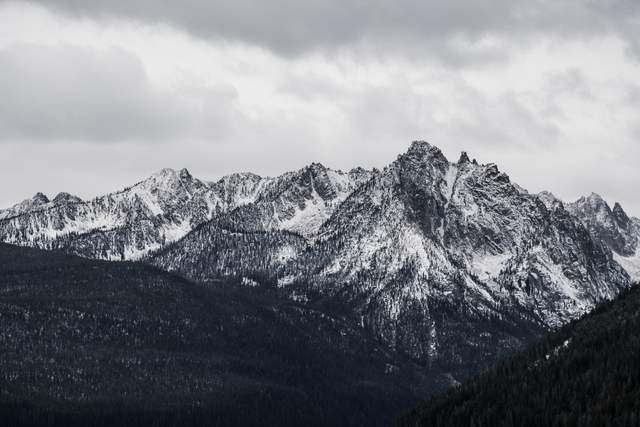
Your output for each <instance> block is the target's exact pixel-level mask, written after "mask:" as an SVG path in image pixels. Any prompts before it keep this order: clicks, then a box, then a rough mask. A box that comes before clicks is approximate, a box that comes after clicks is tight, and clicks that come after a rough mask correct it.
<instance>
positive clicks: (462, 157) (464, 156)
mask: <svg viewBox="0 0 640 427" xmlns="http://www.w3.org/2000/svg"><path fill="white" fill-rule="evenodd" d="M464 163H469V156H468V155H467V152H466V151H463V152H462V153H460V159H459V160H458V164H460V165H461V164H464Z"/></svg>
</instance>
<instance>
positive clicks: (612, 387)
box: [397, 286, 640, 427]
mask: <svg viewBox="0 0 640 427" xmlns="http://www.w3.org/2000/svg"><path fill="white" fill-rule="evenodd" d="M639 337H640V288H638V287H637V286H635V287H634V288H632V289H631V290H629V291H627V292H624V293H623V294H622V295H621V296H619V297H618V298H617V299H616V300H615V301H613V302H610V303H606V304H604V305H602V306H600V307H598V308H597V309H596V310H595V311H593V312H592V313H590V314H588V315H586V316H585V317H583V318H581V319H579V320H577V321H575V322H572V323H570V324H569V325H567V326H565V327H563V328H562V329H561V330H559V331H558V332H555V333H553V334H551V335H549V336H548V337H546V338H545V339H543V340H541V341H540V342H538V343H536V344H534V345H532V346H531V347H530V348H529V349H528V350H527V351H526V352H523V353H520V354H517V355H515V356H513V357H512V358H509V359H507V360H505V361H502V362H500V363H499V364H498V365H497V366H496V367H495V368H492V369H490V370H489V371H487V372H486V373H483V374H482V375H480V376H478V377H476V378H474V379H473V380H470V381H468V382H466V383H464V384H463V385H462V386H459V387H455V388H452V389H451V390H450V391H449V392H448V393H446V394H443V395H441V396H438V397H435V398H432V399H431V400H429V401H426V402H424V403H422V404H421V405H420V406H418V407H417V408H416V409H415V410H413V411H412V412H411V413H409V414H407V415H405V416H404V417H403V418H401V419H400V420H399V421H398V423H397V424H398V425H399V426H432V427H437V426H447V427H449V426H452V427H455V426H461V427H462V426H465V427H466V426H484V425H486V426H521V425H527V426H552V425H574V426H595V425H607V426H635V425H638V423H639V422H640V418H639V415H640V365H639V364H638V354H640V339H639Z"/></svg>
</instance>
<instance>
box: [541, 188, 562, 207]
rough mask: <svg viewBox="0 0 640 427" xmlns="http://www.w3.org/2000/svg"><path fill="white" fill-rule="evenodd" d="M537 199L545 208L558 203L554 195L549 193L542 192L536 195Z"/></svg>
mask: <svg viewBox="0 0 640 427" xmlns="http://www.w3.org/2000/svg"><path fill="white" fill-rule="evenodd" d="M538 198H539V199H540V200H541V201H542V202H543V203H544V204H545V206H546V207H547V208H551V207H553V206H554V205H555V204H556V203H560V199H558V198H557V197H556V196H555V194H553V193H552V192H550V191H542V192H540V193H538Z"/></svg>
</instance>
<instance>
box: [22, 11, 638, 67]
mask: <svg viewBox="0 0 640 427" xmlns="http://www.w3.org/2000/svg"><path fill="white" fill-rule="evenodd" d="M31 1H32V2H36V3H41V4H43V5H45V6H47V7H51V8H54V9H57V10H60V11H64V12H68V13H71V14H77V15H80V16H90V17H93V18H105V19H109V18H113V17H116V18H130V19H134V20H142V21H150V22H161V23H166V24H170V25H173V26H176V27H179V28H182V29H185V30H187V31H188V32H190V33H192V34H194V35H196V36H199V37H204V38H222V39H229V40H239V41H242V42H248V43H251V44H256V45H260V46H264V47H267V48H269V49H271V50H273V51H276V52H278V53H281V54H285V55H296V54H301V53H305V52H307V51H309V50H314V49H325V48H334V47H337V46H343V45H346V44H350V43H354V42H361V41H369V42H371V43H373V44H374V45H379V46H380V47H382V48H384V47H385V46H387V47H394V49H393V50H390V51H392V52H398V51H401V50H402V49H399V46H400V45H399V44H398V42H402V41H404V42H406V44H407V45H411V44H416V43H417V44H419V45H420V44H422V46H423V47H424V48H425V49H427V50H428V51H427V52H424V54H425V55H428V54H429V53H432V54H434V55H436V56H437V55H442V54H443V53H446V54H448V55H452V53H451V49H445V50H444V51H443V50H442V49H441V48H440V46H439V45H438V43H437V42H438V41H448V40H450V39H451V38H452V37H459V38H460V39H461V40H466V41H467V42H468V44H469V45H471V46H473V45H474V44H475V43H476V42H477V41H478V40H479V39H480V38H482V37H484V36H498V37H500V36H502V37H504V38H506V39H508V40H513V39H514V38H518V37H521V36H525V37H526V36H528V35H540V34H544V35H549V34H559V35H561V36H567V37H589V36H593V35H602V34H617V35H619V36H621V37H622V38H623V39H624V40H625V41H626V42H627V43H628V46H629V51H630V52H637V51H638V45H637V39H638V36H639V35H640V30H639V22H640V21H639V20H638V18H639V16H640V2H638V1H637V0H608V1H592V0H563V1H551V0H475V1H468V0H447V1H440V0H401V1H390V0H368V1H363V0H317V1H298V0H271V1H257V2H256V1H252V0H183V1H180V2H176V1H169V0H167V1H152V0H110V1H108V2H106V1H102V0H46V1H45V0H31ZM434 41H435V42H436V43H434ZM488 53H489V55H490V56H489V57H491V56H493V55H496V52H488ZM465 54H467V55H471V58H470V59H471V60H473V55H476V56H477V55H478V52H476V51H474V50H470V51H468V52H464V51H460V50H459V51H458V52H455V49H454V51H453V55H454V57H453V58H446V56H445V57H444V59H445V61H446V60H452V61H454V63H455V62H456V61H457V62H461V63H464V62H465V60H464V58H460V57H459V56H460V55H465ZM483 58H484V57H483V55H480V59H483Z"/></svg>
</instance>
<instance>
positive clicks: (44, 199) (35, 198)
mask: <svg viewBox="0 0 640 427" xmlns="http://www.w3.org/2000/svg"><path fill="white" fill-rule="evenodd" d="M31 200H33V201H34V202H36V203H39V204H45V203H49V201H50V200H49V198H48V197H47V196H46V195H45V194H43V193H41V192H37V193H36V194H35V196H33V197H32V198H31Z"/></svg>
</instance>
